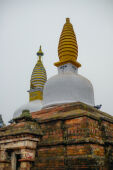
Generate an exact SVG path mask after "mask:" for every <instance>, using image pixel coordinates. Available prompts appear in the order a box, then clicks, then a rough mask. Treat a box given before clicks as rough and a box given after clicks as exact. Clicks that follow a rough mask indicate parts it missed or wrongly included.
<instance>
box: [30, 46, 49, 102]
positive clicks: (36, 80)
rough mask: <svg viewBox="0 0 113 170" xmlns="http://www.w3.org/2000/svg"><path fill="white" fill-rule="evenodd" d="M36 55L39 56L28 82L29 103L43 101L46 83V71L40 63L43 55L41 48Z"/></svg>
mask: <svg viewBox="0 0 113 170" xmlns="http://www.w3.org/2000/svg"><path fill="white" fill-rule="evenodd" d="M37 55H38V56H39V59H38V61H37V63H36V65H35V67H34V69H33V72H32V75H31V81H30V91H29V92H30V98H29V100H30V101H32V100H37V99H39V100H42V99H43V88H44V85H45V83H46V81H47V75H46V70H45V68H44V66H43V63H42V61H41V57H42V56H43V55H44V54H43V52H42V49H41V46H40V49H39V51H38V52H37Z"/></svg>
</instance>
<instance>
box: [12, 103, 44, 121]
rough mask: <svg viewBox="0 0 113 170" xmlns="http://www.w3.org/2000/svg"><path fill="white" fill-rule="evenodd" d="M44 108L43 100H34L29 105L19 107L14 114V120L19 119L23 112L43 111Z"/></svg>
mask: <svg viewBox="0 0 113 170" xmlns="http://www.w3.org/2000/svg"><path fill="white" fill-rule="evenodd" d="M41 108H42V101H41V100H34V101H31V102H29V103H27V104H24V105H22V106H21V107H19V108H18V109H17V110H16V111H15V112H14V114H13V118H16V117H19V116H20V115H21V114H22V111H23V110H29V111H30V113H31V112H36V111H39V110H41Z"/></svg>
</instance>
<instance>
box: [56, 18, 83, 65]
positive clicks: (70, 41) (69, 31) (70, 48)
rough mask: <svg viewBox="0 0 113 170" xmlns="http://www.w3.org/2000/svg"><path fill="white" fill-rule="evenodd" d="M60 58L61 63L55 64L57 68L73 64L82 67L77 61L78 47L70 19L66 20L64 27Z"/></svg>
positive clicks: (60, 40) (59, 49) (59, 50)
mask: <svg viewBox="0 0 113 170" xmlns="http://www.w3.org/2000/svg"><path fill="white" fill-rule="evenodd" d="M58 57H59V61H58V62H56V63H55V64H54V65H55V66H57V67H59V66H61V65H63V64H66V63H72V64H73V65H75V66H76V67H80V66H81V64H80V63H79V62H78V61H77V57H78V45H77V40H76V35H75V32H74V29H73V25H72V24H71V23H70V19H69V18H66V23H65V24H64V26H63V30H62V32H61V36H60V39H59V45H58Z"/></svg>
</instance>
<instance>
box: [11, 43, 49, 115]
mask: <svg viewBox="0 0 113 170" xmlns="http://www.w3.org/2000/svg"><path fill="white" fill-rule="evenodd" d="M43 55H44V54H43V52H42V49H41V46H40V49H39V51H38V52H37V56H38V61H37V63H36V65H35V67H34V69H33V72H32V75H31V80H30V90H29V91H28V92H29V102H28V103H27V104H24V105H22V106H21V107H20V108H18V109H17V110H16V111H15V112H14V115H13V117H14V118H15V117H18V116H19V115H21V113H22V111H23V110H29V111H30V112H35V111H38V110H40V109H41V108H42V100H43V88H44V85H45V83H46V81H47V74H46V70H45V68H44V66H43V63H42V60H41V57H42V56H43Z"/></svg>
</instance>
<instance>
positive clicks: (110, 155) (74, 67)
mask: <svg viewBox="0 0 113 170" xmlns="http://www.w3.org/2000/svg"><path fill="white" fill-rule="evenodd" d="M38 56H39V59H38V63H37V64H36V66H35V68H34V70H33V73H32V76H31V83H30V90H29V97H30V103H32V102H34V101H36V103H37V104H36V106H37V108H36V109H37V110H35V111H33V110H30V111H29V110H28V109H29V107H27V109H26V110H25V108H26V107H23V109H24V111H22V109H21V110H20V111H19V114H18V115H17V114H15V115H14V118H13V120H12V121H11V124H10V125H9V126H4V127H1V128H0V170H112V169H113V116H111V115H109V114H107V113H104V112H102V111H100V110H98V109H97V108H98V107H97V108H95V107H94V105H95V104H94V92H93V86H92V84H91V82H90V81H89V80H88V79H86V78H85V77H83V76H81V75H80V74H78V68H79V67H80V66H81V64H80V63H79V62H78V61H77V57H78V45H77V40H76V36H75V33H74V30H73V26H72V24H71V23H70V20H69V18H67V19H66V23H65V24H64V27H63V30H62V33H61V36H60V40H59V45H58V57H59V61H58V62H56V63H55V64H54V65H55V66H56V67H57V68H58V74H57V75H55V76H53V77H51V78H50V79H48V81H47V82H46V72H45V69H44V67H43V65H42V62H41V56H42V51H41V48H40V50H39V52H38ZM45 82H46V83H45ZM43 88H44V90H43ZM42 92H43V93H42ZM42 99H43V100H42ZM39 101H42V102H41V103H42V104H41V107H40V108H39V105H38V104H39ZM30 108H31V107H30ZM21 111H22V113H20V112H21ZM19 115H20V116H19ZM18 116H19V117H18Z"/></svg>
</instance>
